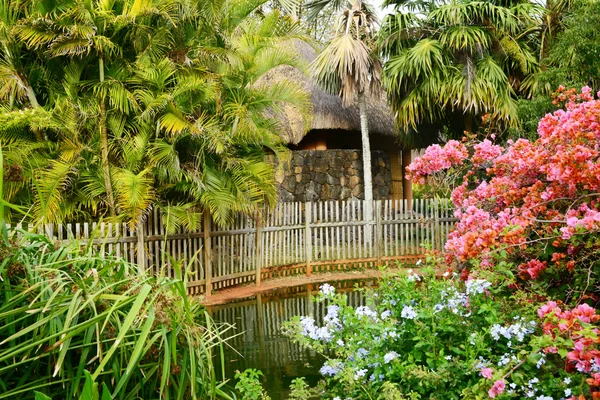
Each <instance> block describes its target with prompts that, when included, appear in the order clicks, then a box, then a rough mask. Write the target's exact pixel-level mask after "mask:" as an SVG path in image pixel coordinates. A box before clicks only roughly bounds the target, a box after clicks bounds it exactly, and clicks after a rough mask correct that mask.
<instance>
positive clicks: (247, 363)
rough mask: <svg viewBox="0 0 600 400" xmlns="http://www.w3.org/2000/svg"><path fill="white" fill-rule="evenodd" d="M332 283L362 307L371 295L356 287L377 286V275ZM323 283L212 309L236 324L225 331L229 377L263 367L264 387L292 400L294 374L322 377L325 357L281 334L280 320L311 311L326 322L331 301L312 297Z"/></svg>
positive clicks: (308, 378) (313, 379)
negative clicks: (374, 278) (290, 387)
mask: <svg viewBox="0 0 600 400" xmlns="http://www.w3.org/2000/svg"><path fill="white" fill-rule="evenodd" d="M328 283H329V284H330V285H332V286H334V287H335V288H336V289H337V290H338V292H344V293H346V294H347V296H348V304H350V305H352V306H354V307H357V306H360V305H364V304H365V302H366V301H365V300H366V299H365V295H364V294H363V292H362V291H357V290H356V288H357V287H364V286H371V287H374V286H375V285H376V280H372V279H371V280H347V281H336V282H328ZM320 285H322V283H320V284H308V285H302V286H294V287H290V288H284V289H276V290H273V291H270V292H267V293H262V294H259V295H256V296H253V297H250V298H246V299H241V300H237V301H235V302H232V303H229V304H225V305H220V306H213V307H211V308H210V309H209V312H211V314H212V316H213V319H214V320H215V321H216V322H225V323H229V324H234V325H235V328H236V329H235V330H231V331H229V332H227V333H226V336H229V337H230V339H229V340H228V343H229V344H230V345H231V346H229V347H226V350H225V372H226V377H227V378H230V379H232V378H233V376H234V375H235V371H236V370H239V371H243V370H245V369H247V368H254V369H258V370H261V371H262V372H263V374H264V376H263V379H262V383H263V387H264V388H265V389H266V390H267V392H268V394H269V396H271V398H272V399H273V400H284V399H287V398H288V394H289V386H290V384H291V382H292V380H294V379H295V378H299V377H302V376H304V377H306V382H307V383H308V384H309V385H311V386H312V385H315V384H316V383H317V382H318V381H319V379H320V378H321V375H320V374H319V369H320V368H321V366H322V365H323V362H324V358H323V356H322V355H320V354H317V353H315V352H314V351H310V350H307V349H304V348H302V347H301V346H300V345H297V344H294V343H292V342H291V341H290V340H289V339H288V338H287V337H286V336H284V335H283V334H282V332H281V325H282V323H283V322H284V321H287V320H289V319H290V318H292V317H293V316H295V315H311V316H312V317H313V318H315V320H316V321H317V323H319V324H320V323H322V320H323V317H324V315H325V314H326V313H327V310H326V305H325V304H324V303H315V302H313V301H312V296H313V295H315V294H316V293H317V292H318V290H319V286H320ZM233 349H235V350H233ZM236 350H237V351H236Z"/></svg>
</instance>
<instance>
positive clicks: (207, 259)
mask: <svg viewBox="0 0 600 400" xmlns="http://www.w3.org/2000/svg"><path fill="white" fill-rule="evenodd" d="M203 233H204V281H205V283H204V285H205V288H206V289H205V290H204V293H205V295H206V297H210V295H211V294H212V260H211V251H210V212H209V211H208V209H205V210H204V231H203Z"/></svg>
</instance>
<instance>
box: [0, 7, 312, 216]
mask: <svg viewBox="0 0 600 400" xmlns="http://www.w3.org/2000/svg"><path fill="white" fill-rule="evenodd" d="M256 3H257V4H251V5H249V3H248V2H245V1H241V0H240V1H235V0H212V1H210V2H183V3H182V2H180V1H175V0H173V1H158V0H156V1H146V2H139V1H135V2H134V1H129V0H121V1H117V2H104V1H98V2H96V1H94V2H75V1H73V2H64V3H63V4H61V7H59V8H57V9H55V10H50V11H49V10H42V11H43V14H40V13H41V12H42V11H35V12H33V11H32V12H31V13H29V14H27V13H25V12H24V11H23V10H22V9H21V11H20V12H21V13H22V14H20V16H19V18H14V19H13V22H11V24H13V25H12V26H9V27H8V28H7V30H6V32H9V31H10V32H17V35H13V40H14V42H15V43H16V45H18V46H20V47H19V48H20V49H21V51H22V52H23V54H24V55H25V56H26V57H29V58H32V59H34V60H36V62H37V64H34V65H35V66H36V68H38V70H42V71H44V74H42V75H41V78H42V84H41V85H39V87H40V88H41V91H40V93H39V95H38V97H39V98H43V99H44V103H43V107H38V108H36V109H35V110H32V109H29V108H28V107H29V105H30V103H29V102H28V101H27V96H26V95H25V92H18V93H16V96H13V97H15V99H16V100H15V101H14V102H13V104H14V107H9V103H10V96H9V95H6V96H3V97H0V101H1V102H2V103H1V104H0V106H2V109H0V122H1V121H10V123H8V124H0V125H1V126H0V143H1V144H2V145H3V148H4V149H5V150H6V154H5V155H6V162H7V165H8V166H9V167H10V168H13V167H14V168H17V166H19V168H21V169H20V170H19V171H18V172H19V173H18V174H13V175H14V179H12V178H11V179H10V181H9V182H8V184H7V185H5V192H7V191H8V192H9V193H8V195H7V198H8V199H10V200H12V201H13V202H16V203H20V204H24V205H33V218H34V220H35V221H37V222H56V221H64V220H69V219H71V220H72V219H74V218H78V217H79V216H81V215H85V216H86V217H97V216H101V215H104V214H105V213H113V212H114V211H118V214H119V215H118V218H119V219H122V220H125V221H128V222H130V223H131V225H133V226H135V225H136V224H137V222H138V221H139V220H140V219H142V218H143V217H144V215H145V214H146V213H147V212H148V210H149V207H150V206H151V205H155V206H164V207H169V208H171V209H173V210H175V209H176V208H178V211H182V210H189V211H190V214H194V212H195V211H194V210H196V211H199V210H197V209H198V208H200V209H202V208H205V209H209V210H210V211H211V213H212V214H213V217H214V218H215V219H216V220H217V221H218V222H220V223H225V222H227V221H229V220H230V219H231V216H232V213H234V212H246V213H248V214H254V213H255V210H256V209H257V208H260V207H262V205H263V204H265V203H271V204H272V202H273V201H274V200H275V197H276V196H275V194H276V193H275V186H274V179H273V169H272V166H271V165H270V164H268V163H266V162H265V160H264V154H265V149H270V150H269V151H273V152H274V153H276V154H282V153H283V151H284V147H283V145H282V143H281V140H280V139H279V136H278V134H277V133H278V130H279V126H278V125H277V123H276V122H273V121H272V120H270V119H269V118H268V117H267V113H266V111H267V110H269V109H277V108H278V107H280V106H282V105H283V104H285V103H293V104H295V105H298V106H300V108H303V109H307V107H308V103H309V102H308V97H307V94H306V93H304V92H302V91H301V90H300V89H299V88H298V87H297V86H296V85H295V84H293V83H290V82H282V83H280V84H278V85H275V86H271V87H257V86H256V82H257V81H258V79H259V78H260V77H261V76H262V75H263V74H264V73H266V72H268V71H269V70H270V69H272V68H274V67H275V66H277V65H281V64H290V65H293V66H297V64H298V63H299V61H298V60H297V57H296V56H295V55H293V54H292V53H291V52H290V51H289V50H286V48H285V46H284V43H285V42H286V40H289V39H290V38H302V37H303V35H302V34H301V32H300V31H299V28H298V24H297V23H296V22H294V21H293V19H292V18H291V17H288V16H286V15H282V14H281V13H278V12H274V13H267V14H265V13H264V12H262V11H261V10H260V6H261V5H262V3H265V1H259V2H256ZM287 3H290V1H287ZM1 5H2V2H1V0H0V6H1ZM103 7H110V8H103ZM0 11H2V10H0ZM0 14H2V13H0ZM40 15H44V16H45V18H38V17H39V16H40ZM97 25H102V26H101V27H100V26H97ZM0 28H1V27H0ZM0 50H2V49H0ZM6 55H7V53H6V51H4V50H2V51H0V57H4V58H6ZM57 65H60V66H61V67H60V68H56V66H57ZM24 68H25V69H24V71H25V74H24V76H29V75H28V74H30V75H32V74H31V71H28V70H27V65H25V66H24ZM33 75H35V74H33ZM33 75H32V76H33ZM0 78H1V77H0ZM11 82H12V81H8V80H4V81H0V83H2V84H4V85H5V86H2V87H8V88H9V89H12V88H13V87H14V85H12V83H11ZM11 85H12V86H11ZM34 87H36V86H34ZM4 93H5V92H0V94H1V95H4ZM34 128H35V129H39V130H40V131H43V132H44V133H45V134H46V136H48V139H49V140H47V141H42V140H39V138H35V137H33V136H32V135H31V132H32V130H33V129H34ZM107 162H108V164H107ZM107 166H108V168H107ZM111 187H112V189H111ZM111 191H112V195H110V192H111ZM182 212H183V211H182ZM188 223H190V224H192V223H193V221H189V222H188Z"/></svg>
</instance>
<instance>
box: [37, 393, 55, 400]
mask: <svg viewBox="0 0 600 400" xmlns="http://www.w3.org/2000/svg"><path fill="white" fill-rule="evenodd" d="M33 394H35V400H52V398H51V397H48V396H46V395H45V394H44V393H40V392H38V391H34V392H33Z"/></svg>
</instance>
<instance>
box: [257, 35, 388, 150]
mask: <svg viewBox="0 0 600 400" xmlns="http://www.w3.org/2000/svg"><path fill="white" fill-rule="evenodd" d="M290 45H293V46H294V47H295V48H296V50H297V52H298V54H299V55H300V56H301V57H302V58H303V59H304V60H305V61H306V62H307V64H310V63H311V62H312V61H313V60H314V59H315V58H316V52H315V50H314V49H313V48H312V47H311V46H310V45H308V44H307V43H305V42H301V41H294V42H293V43H290ZM284 79H290V80H291V81H293V82H295V83H297V84H299V85H300V86H302V88H303V89H305V90H307V91H309V92H310V94H311V100H312V105H313V110H312V113H311V117H310V118H311V120H310V121H308V123H307V121H305V120H304V118H303V117H302V114H301V113H300V112H298V110H297V109H296V108H295V107H293V106H286V107H284V110H283V112H282V113H281V114H280V115H279V116H278V118H279V119H280V120H281V123H282V125H283V128H284V132H282V134H281V137H282V138H283V139H284V140H285V141H286V142H287V143H289V144H298V143H299V142H300V141H301V140H302V138H303V137H304V136H305V135H306V133H308V131H309V130H314V129H334V130H349V131H360V116H359V112H358V106H356V105H354V106H351V107H346V108H345V107H343V106H342V100H341V98H340V97H339V96H334V95H330V94H328V93H327V92H325V91H324V90H322V89H321V88H319V87H318V86H317V85H316V83H315V82H314V81H312V80H311V79H310V78H309V77H308V76H306V75H305V74H304V73H302V72H301V71H299V70H298V69H296V68H293V67H290V66H287V65H285V66H279V67H277V68H275V69H273V70H271V71H269V72H268V73H267V74H265V76H263V77H262V78H261V79H260V81H259V82H258V83H259V84H266V85H268V84H269V83H274V82H279V81H281V80H284ZM367 102H368V107H369V109H368V118H369V131H370V133H372V134H373V133H374V134H381V135H388V136H395V135H397V132H396V129H395V125H394V117H393V115H392V111H391V110H390V107H389V105H388V104H387V101H386V99H385V95H384V94H382V95H381V96H378V97H377V98H373V97H372V98H370V99H369V100H368V101H367ZM307 126H308V129H306V127H307Z"/></svg>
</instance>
